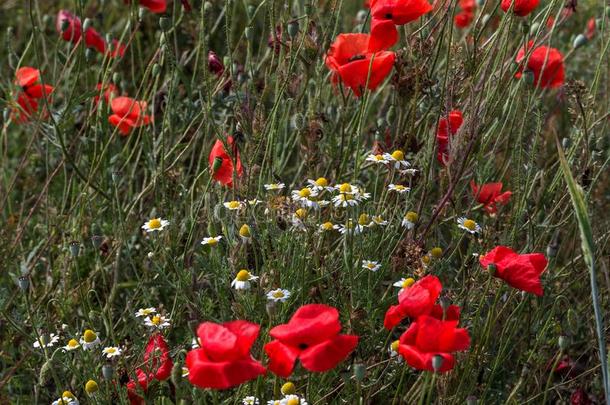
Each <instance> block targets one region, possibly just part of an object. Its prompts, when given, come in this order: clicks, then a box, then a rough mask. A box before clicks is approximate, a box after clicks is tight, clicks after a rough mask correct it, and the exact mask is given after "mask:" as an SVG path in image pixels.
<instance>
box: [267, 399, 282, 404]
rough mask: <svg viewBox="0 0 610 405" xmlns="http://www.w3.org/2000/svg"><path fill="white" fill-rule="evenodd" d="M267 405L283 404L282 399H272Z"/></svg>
mask: <svg viewBox="0 0 610 405" xmlns="http://www.w3.org/2000/svg"><path fill="white" fill-rule="evenodd" d="M267 405H282V400H281V399H270V400H269V401H267Z"/></svg>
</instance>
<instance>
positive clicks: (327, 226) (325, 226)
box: [322, 222, 333, 231]
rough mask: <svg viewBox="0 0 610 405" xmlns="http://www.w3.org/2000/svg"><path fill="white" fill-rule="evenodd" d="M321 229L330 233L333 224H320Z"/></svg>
mask: <svg viewBox="0 0 610 405" xmlns="http://www.w3.org/2000/svg"><path fill="white" fill-rule="evenodd" d="M322 228H324V230H326V231H330V230H331V229H333V223H332V222H324V223H323V224H322Z"/></svg>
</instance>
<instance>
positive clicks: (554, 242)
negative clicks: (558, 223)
mask: <svg viewBox="0 0 610 405" xmlns="http://www.w3.org/2000/svg"><path fill="white" fill-rule="evenodd" d="M559 243H560V239H559V232H555V234H554V235H553V239H551V241H550V242H549V245H548V246H547V247H546V255H547V256H548V257H555V256H557V252H558V251H559Z"/></svg>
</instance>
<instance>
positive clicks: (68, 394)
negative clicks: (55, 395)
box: [61, 391, 74, 399]
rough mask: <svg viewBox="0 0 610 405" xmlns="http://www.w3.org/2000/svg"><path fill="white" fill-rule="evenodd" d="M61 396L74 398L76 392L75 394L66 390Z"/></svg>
mask: <svg viewBox="0 0 610 405" xmlns="http://www.w3.org/2000/svg"><path fill="white" fill-rule="evenodd" d="M61 397H62V398H70V399H74V394H73V393H71V392H70V391H64V392H63V393H62V394H61Z"/></svg>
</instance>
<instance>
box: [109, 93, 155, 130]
mask: <svg viewBox="0 0 610 405" xmlns="http://www.w3.org/2000/svg"><path fill="white" fill-rule="evenodd" d="M146 108H147V104H146V101H138V100H134V99H133V98H130V97H116V98H114V99H113V100H112V101H111V103H110V109H111V110H112V112H113V114H112V115H111V116H110V117H108V122H110V124H112V125H113V126H115V127H117V128H119V132H120V133H121V135H123V136H127V135H129V133H130V132H131V130H132V129H133V128H137V127H141V126H144V125H148V124H150V122H151V118H150V115H146Z"/></svg>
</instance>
